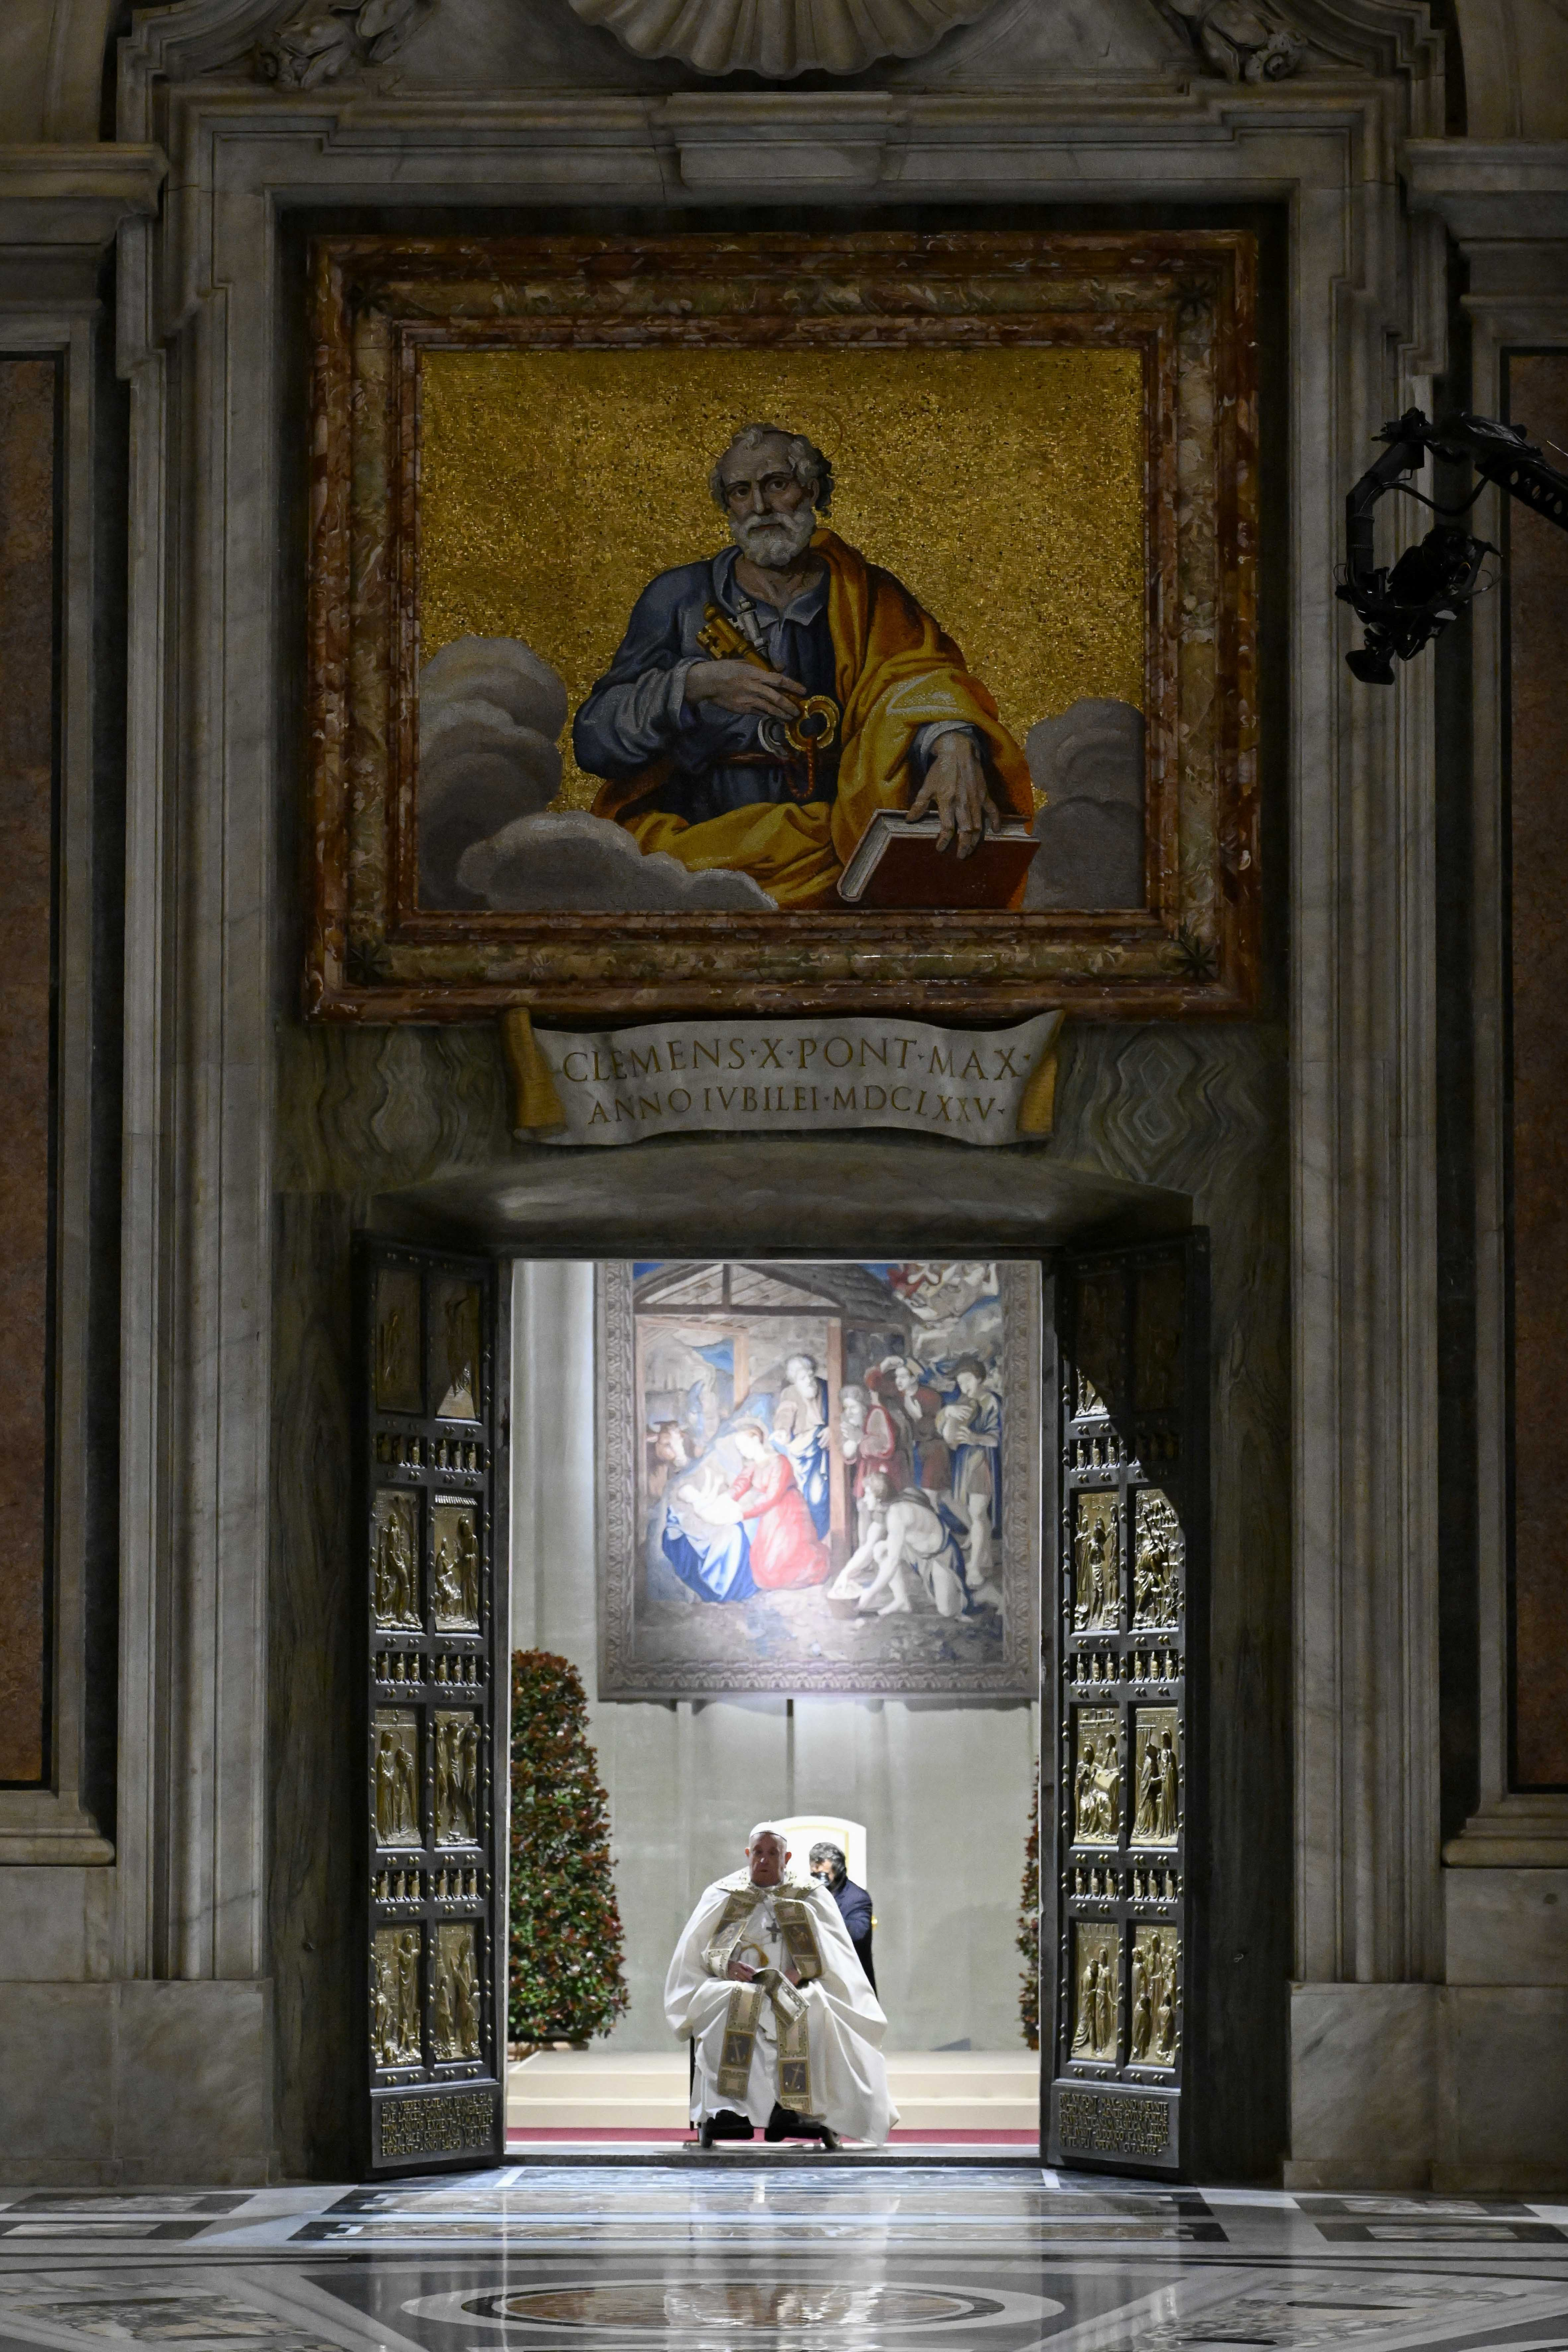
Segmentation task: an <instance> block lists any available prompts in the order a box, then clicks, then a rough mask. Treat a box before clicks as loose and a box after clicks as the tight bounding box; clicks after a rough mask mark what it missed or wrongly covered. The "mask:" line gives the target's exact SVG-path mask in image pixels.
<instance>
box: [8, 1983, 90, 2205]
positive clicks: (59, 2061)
mask: <svg viewBox="0 0 1568 2352" xmlns="http://www.w3.org/2000/svg"><path fill="white" fill-rule="evenodd" d="M117 1990H118V1988H117V1987H115V1986H112V1985H78V1984H72V1985H55V1984H41V1983H37V1982H33V1983H24V1984H0V2083H4V2084H5V2133H4V2136H3V2137H4V2145H3V2146H0V2180H16V2179H28V2178H30V2177H33V2176H32V2174H31V2172H30V2170H29V2168H30V2167H34V2166H36V2165H37V2163H38V2162H39V2161H40V2160H46V2161H48V2162H51V2163H54V2164H66V2165H70V2164H73V2163H74V2164H81V2163H84V2162H87V2161H90V2160H91V2159H93V2158H103V2157H107V2156H109V2155H110V2153H111V2152H112V2148H113V2143H114V2134H113V2114H114V2029H115V2023H116V2006H115V1995H116V1992H117Z"/></svg>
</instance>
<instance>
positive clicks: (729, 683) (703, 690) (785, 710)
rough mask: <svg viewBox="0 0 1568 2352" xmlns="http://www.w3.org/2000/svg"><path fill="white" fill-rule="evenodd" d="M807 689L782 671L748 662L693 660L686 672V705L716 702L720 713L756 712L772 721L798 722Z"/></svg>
mask: <svg viewBox="0 0 1568 2352" xmlns="http://www.w3.org/2000/svg"><path fill="white" fill-rule="evenodd" d="M808 691H809V689H808V688H805V687H804V686H802V684H801V682H800V680H799V678H798V677H784V673H783V671H782V670H772V669H760V668H759V667H758V666H757V664H756V663H755V662H749V661H696V662H693V663H692V665H691V667H690V668H689V670H688V671H687V673H686V699H687V701H688V702H716V703H717V704H718V705H719V708H720V709H721V710H757V711H761V712H762V713H763V715H764V716H766V717H769V718H773V719H798V718H799V716H800V706H801V704H802V703H803V702H804V701H805V698H806V695H807V692H808Z"/></svg>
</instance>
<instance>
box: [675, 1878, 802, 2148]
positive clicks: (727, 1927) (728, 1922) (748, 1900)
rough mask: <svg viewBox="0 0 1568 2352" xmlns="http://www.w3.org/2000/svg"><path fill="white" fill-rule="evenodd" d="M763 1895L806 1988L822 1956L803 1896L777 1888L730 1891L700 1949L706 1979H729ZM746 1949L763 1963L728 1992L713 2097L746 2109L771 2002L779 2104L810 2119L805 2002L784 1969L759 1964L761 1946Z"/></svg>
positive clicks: (764, 1961)
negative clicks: (762, 2027)
mask: <svg viewBox="0 0 1568 2352" xmlns="http://www.w3.org/2000/svg"><path fill="white" fill-rule="evenodd" d="M766 1895H772V1896H773V1916H774V1918H775V1919H776V1920H777V1921H778V1927H779V1934H780V1936H781V1937H783V1939H784V1949H785V1950H786V1951H787V1952H788V1954H789V1956H790V1958H791V1960H792V1961H793V1962H794V1964H795V1970H796V1973H797V1974H798V1976H799V1978H800V1980H801V1983H802V1984H809V1983H810V1982H811V1981H812V1980H813V1979H814V1978H816V1977H819V1976H820V1975H821V1974H822V1954H821V1951H820V1950H819V1949H818V1947H817V1941H816V1927H814V1926H813V1924H812V1917H811V1905H810V1902H809V1899H808V1898H807V1897H805V1896H804V1895H790V1894H787V1893H786V1892H785V1891H784V1888H782V1887H767V1886H751V1885H747V1886H737V1887H736V1888H735V1890H734V1892H733V1893H732V1894H731V1896H730V1899H729V1901H728V1902H727V1903H726V1904H725V1906H724V1908H723V1910H722V1911H721V1913H720V1915H719V1924H718V1926H717V1927H715V1928H714V1930H713V1933H712V1935H711V1937H710V1938H709V1941H708V1944H707V1947H706V1948H705V1950H704V1951H703V1954H702V1963H703V1966H704V1967H705V1968H706V1969H707V1970H708V1973H709V1975H710V1976H711V1977H722V1976H727V1975H728V1974H729V1971H730V1963H731V1960H732V1959H733V1958H735V1956H736V1953H737V1951H738V1950H739V1949H740V1948H741V1947H742V1945H743V1944H744V1942H745V1936H746V1929H747V1927H748V1926H749V1925H750V1923H751V1917H752V1912H753V1911H754V1910H755V1909H756V1907H757V1905H758V1904H759V1903H761V1902H762V1901H763V1898H764V1896H766ZM750 1949H751V1950H752V1952H754V1953H755V1954H756V1956H757V1958H758V1960H759V1961H762V1962H763V1966H762V1967H761V1969H760V1970H759V1972H758V1974H757V1977H756V1979H754V1981H753V1982H752V1983H751V1984H738V1985H736V1986H735V1988H734V1990H732V1991H731V1995H730V2005H729V2009H728V2011H726V2013H725V2018H724V2045H723V2051H722V2054H721V2058H720V2063H719V2092H720V2095H721V2097H722V2098H726V2099H732V2100H733V2101H734V2103H735V2104H736V2105H737V2106H742V2105H744V2104H745V2098H746V2089H747V2085H748V2084H749V2083H750V2081H751V2074H752V2057H753V2056H754V2054H755V2052H756V2046H757V2027H758V2025H759V2024H760V2023H761V2021H762V2015H763V2001H764V2000H770V2001H772V2003H773V2025H774V2030H775V2032H777V2035H778V2053H779V2083H778V2100H779V2105H780V2106H781V2107H788V2109H789V2110H790V2112H791V2114H792V2115H797V2116H809V2115H811V2114H813V2113H814V2109H813V2106H812V2098H811V2040H810V2032H809V2018H808V2015H807V2010H806V2004H805V2001H804V2000H802V1998H801V1995H800V1992H799V1990H798V1989H797V1988H796V1987H795V1985H792V1984H791V1982H790V1980H789V1979H788V1978H787V1977H786V1976H785V1975H784V1973H783V1971H782V1970H781V1969H775V1968H773V1967H771V1966H770V1965H769V1964H768V1963H767V1962H766V1960H765V1959H764V1958H763V1949H762V1947H761V1945H760V1944H752V1946H751V1947H750Z"/></svg>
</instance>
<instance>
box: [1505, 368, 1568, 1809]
mask: <svg viewBox="0 0 1568 2352" xmlns="http://www.w3.org/2000/svg"><path fill="white" fill-rule="evenodd" d="M1508 414H1509V415H1510V416H1511V417H1513V418H1517V419H1518V420H1519V421H1521V423H1523V424H1525V425H1528V427H1529V431H1530V436H1531V439H1532V440H1534V441H1537V442H1540V441H1542V440H1546V441H1551V442H1554V443H1555V444H1556V445H1557V446H1558V447H1559V448H1562V447H1563V446H1568V352H1536V353H1531V354H1528V355H1522V356H1521V355H1517V354H1516V355H1514V356H1513V357H1512V358H1510V362H1509V367H1508ZM1508 566H1509V569H1508V586H1507V592H1506V593H1507V595H1508V600H1509V602H1508V630H1509V646H1510V660H1509V678H1508V693H1509V727H1508V741H1509V798H1510V810H1511V824H1512V836H1513V837H1512V845H1511V847H1512V947H1513V970H1512V980H1513V1007H1512V1011H1513V1322H1514V1339H1513V1345H1514V1366H1513V1370H1514V1377H1513V1396H1514V1427H1513V1461H1514V1557H1513V1605H1514V1625H1513V1633H1514V1643H1513V1649H1514V1655H1513V1675H1514V1685H1513V1780H1514V1785H1515V1786H1516V1787H1517V1788H1521V1789H1541V1788H1568V1517H1565V1515H1564V1510H1563V1496H1564V1493H1565V1492H1568V1329H1565V1328H1564V1323H1563V1297H1564V1296H1565V1295H1568V831H1565V830H1564V827H1563V805H1562V801H1563V674H1564V670H1565V668H1568V539H1565V538H1564V537H1563V533H1562V532H1561V531H1559V530H1555V529H1553V528H1552V525H1551V524H1549V523H1546V522H1543V521H1542V520H1541V518H1540V517H1539V516H1538V515H1532V514H1530V513H1528V512H1527V511H1525V510H1524V509H1522V508H1521V507H1520V506H1519V505H1517V504H1514V505H1513V506H1511V507H1510V509H1509V517H1508Z"/></svg>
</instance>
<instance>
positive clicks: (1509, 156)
mask: <svg viewBox="0 0 1568 2352" xmlns="http://www.w3.org/2000/svg"><path fill="white" fill-rule="evenodd" d="M1400 167H1401V170H1402V172H1403V173H1404V177H1405V185H1406V187H1407V189H1408V191H1409V195H1410V205H1411V209H1412V210H1413V211H1415V212H1428V213H1436V214H1437V215H1439V216H1440V217H1441V218H1442V219H1443V221H1445V222H1446V223H1447V226H1448V227H1449V228H1450V229H1451V230H1452V231H1453V233H1454V235H1455V236H1457V237H1459V238H1462V239H1468V238H1470V237H1509V238H1515V237H1529V238H1537V237H1563V236H1568V139H1553V140H1531V139H1500V140H1495V141H1481V140H1472V139H1408V140H1406V141H1405V145H1404V147H1403V149H1402V150H1401V152H1400Z"/></svg>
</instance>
